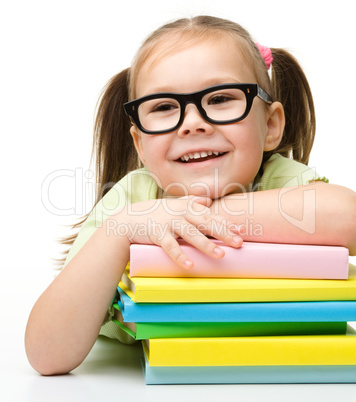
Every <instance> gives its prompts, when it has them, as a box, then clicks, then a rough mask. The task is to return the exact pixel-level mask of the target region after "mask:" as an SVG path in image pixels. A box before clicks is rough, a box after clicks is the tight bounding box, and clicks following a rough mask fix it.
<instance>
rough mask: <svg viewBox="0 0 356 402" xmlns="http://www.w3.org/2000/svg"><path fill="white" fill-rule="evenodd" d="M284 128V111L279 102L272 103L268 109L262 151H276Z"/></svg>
mask: <svg viewBox="0 0 356 402" xmlns="http://www.w3.org/2000/svg"><path fill="white" fill-rule="evenodd" d="M284 126H285V118H284V110H283V106H282V104H281V103H280V102H273V103H272V105H270V106H269V108H268V116H267V133H266V138H265V144H264V151H272V150H273V149H276V148H277V147H278V145H279V143H280V142H281V140H282V136H283V131H284Z"/></svg>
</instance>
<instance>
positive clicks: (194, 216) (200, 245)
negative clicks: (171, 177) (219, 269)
mask: <svg viewBox="0 0 356 402" xmlns="http://www.w3.org/2000/svg"><path fill="white" fill-rule="evenodd" d="M211 204H212V201H211V199H209V198H204V197H193V196H188V197H183V198H176V199H158V200H151V201H144V202H139V203H135V204H131V205H129V206H127V207H126V208H125V209H124V210H122V211H121V212H120V213H119V214H118V215H117V221H120V222H121V223H120V224H119V225H120V230H118V232H117V234H118V235H121V236H122V235H125V236H127V238H128V240H129V241H130V243H143V244H145V243H146V244H156V245H158V246H161V247H162V248H163V250H164V251H165V252H166V253H167V254H168V255H169V256H170V257H171V258H172V260H173V261H175V262H177V263H178V264H179V265H181V266H182V267H184V268H186V269H190V268H192V267H193V261H191V260H190V259H189V258H188V257H187V255H186V254H184V252H183V251H182V249H181V247H180V246H179V243H178V242H177V240H176V239H177V238H178V237H181V238H182V239H184V240H185V241H186V242H188V243H190V244H192V245H193V246H194V247H196V248H197V249H199V250H201V251H202V252H204V253H205V254H207V255H208V256H210V257H212V258H215V259H220V258H222V257H223V256H224V251H223V250H222V249H221V248H220V247H218V246H217V245H216V244H215V243H214V242H213V241H211V240H209V239H208V237H207V236H211V237H213V238H215V239H218V240H221V241H223V242H224V243H226V244H228V245H230V246H233V247H240V246H241V244H242V239H241V237H240V236H238V231H237V229H236V226H235V225H233V224H232V222H229V221H228V220H227V219H226V218H223V217H222V216H220V215H216V214H212V212H211V211H210V208H209V207H210V206H211ZM123 214H124V215H125V216H123ZM114 217H115V216H114ZM108 219H110V218H108ZM122 222H126V223H125V226H126V228H123V224H122Z"/></svg>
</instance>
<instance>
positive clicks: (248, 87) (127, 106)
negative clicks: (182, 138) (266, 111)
mask: <svg viewBox="0 0 356 402" xmlns="http://www.w3.org/2000/svg"><path fill="white" fill-rule="evenodd" d="M234 88H236V89H240V90H241V91H242V92H244V94H245V96H246V109H245V112H244V114H243V115H242V116H240V117H238V118H237V119H232V120H218V121H217V120H213V119H211V118H210V117H208V116H207V114H206V112H205V110H204V109H203V107H202V105H201V101H202V99H203V97H204V96H205V95H206V94H208V93H209V92H214V91H218V90H222V89H234ZM256 96H257V97H258V98H260V99H262V100H263V101H264V102H266V103H268V104H272V103H273V100H272V98H271V96H270V95H269V94H268V93H267V92H266V91H265V90H264V89H262V88H261V87H260V86H259V85H258V84H245V83H244V84H237V83H236V84H220V85H214V86H212V87H209V88H205V89H203V90H201V91H197V92H191V93H183V94H180V93H171V92H160V93H155V94H151V95H147V96H143V97H141V98H138V99H135V100H132V101H130V102H126V103H124V110H125V113H126V114H127V116H129V117H130V118H131V121H132V122H133V123H134V124H135V125H136V126H137V127H138V129H139V130H140V131H142V132H143V133H145V134H149V135H156V134H167V133H170V132H172V131H174V130H177V128H178V127H180V126H181V125H182V123H183V120H184V114H185V108H186V106H187V105H188V104H189V103H193V104H194V105H195V106H196V107H197V109H198V110H199V113H200V114H201V116H202V117H203V119H204V120H206V121H207V122H208V123H211V124H219V125H220V124H231V123H237V122H239V121H241V120H243V119H245V118H246V117H247V115H248V114H249V113H250V110H251V107H252V104H253V100H254V99H255V97H256ZM158 98H172V99H174V100H176V101H177V102H178V103H179V105H180V117H179V121H178V123H177V124H176V125H175V126H174V127H172V128H170V129H169V130H160V131H149V130H146V129H145V128H144V127H143V126H142V125H141V122H140V119H139V116H138V108H139V106H140V105H141V103H143V102H146V101H149V100H152V99H158Z"/></svg>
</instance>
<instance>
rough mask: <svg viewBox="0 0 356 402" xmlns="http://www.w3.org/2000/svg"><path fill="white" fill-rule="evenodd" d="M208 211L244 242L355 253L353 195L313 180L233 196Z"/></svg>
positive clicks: (350, 191) (348, 191)
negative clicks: (233, 227) (339, 248)
mask: <svg viewBox="0 0 356 402" xmlns="http://www.w3.org/2000/svg"><path fill="white" fill-rule="evenodd" d="M211 210H212V212H213V213H219V214H222V215H223V216H225V217H227V218H229V220H230V221H233V222H234V223H235V224H237V225H240V233H241V235H242V237H243V239H244V240H250V241H262V242H277V243H292V244H293V243H295V244H320V245H340V246H344V247H347V248H348V249H349V251H350V255H355V254H356V193H355V192H353V191H352V190H350V189H348V188H345V187H341V186H337V185H332V184H326V183H324V182H319V181H317V182H314V183H311V184H308V185H304V186H298V187H288V188H284V189H275V190H266V191H258V192H254V193H245V194H233V195H228V196H225V197H223V198H221V199H219V200H216V201H214V203H213V205H212V207H211Z"/></svg>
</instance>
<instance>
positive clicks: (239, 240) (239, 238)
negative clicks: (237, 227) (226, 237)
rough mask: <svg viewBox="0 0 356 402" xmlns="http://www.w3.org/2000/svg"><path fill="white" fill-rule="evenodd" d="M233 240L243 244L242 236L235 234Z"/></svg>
mask: <svg viewBox="0 0 356 402" xmlns="http://www.w3.org/2000/svg"><path fill="white" fill-rule="evenodd" d="M232 241H233V242H234V243H235V244H236V245H238V244H242V239H241V237H239V236H234V237H233V238H232Z"/></svg>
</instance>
